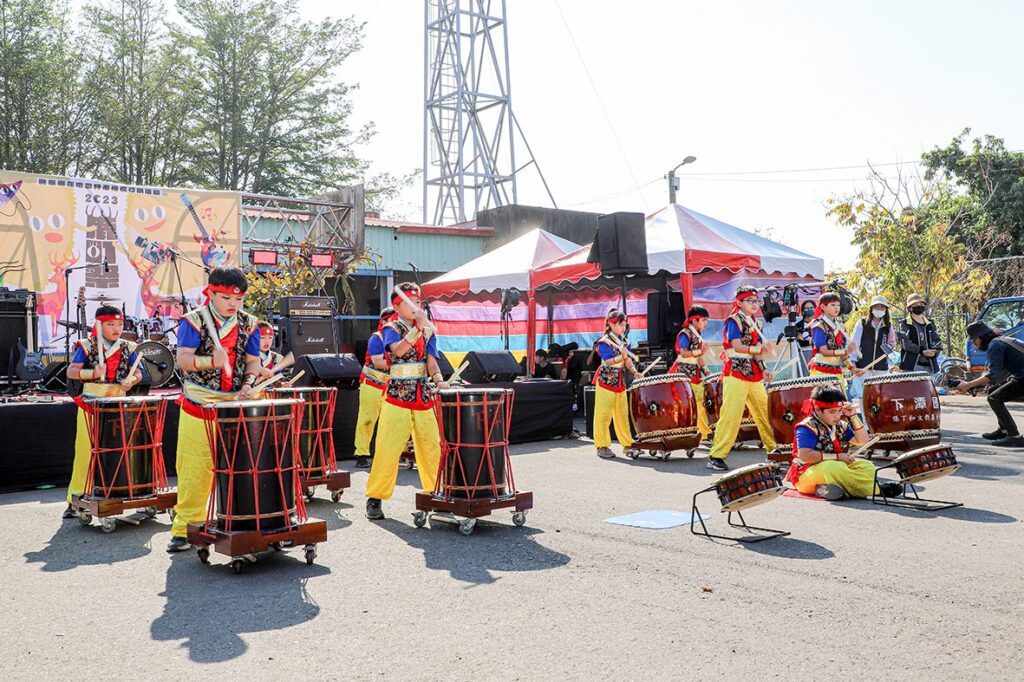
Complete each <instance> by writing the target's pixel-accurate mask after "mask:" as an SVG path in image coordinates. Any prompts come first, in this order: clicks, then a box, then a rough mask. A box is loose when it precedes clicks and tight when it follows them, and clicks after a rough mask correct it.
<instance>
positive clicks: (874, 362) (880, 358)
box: [864, 355, 888, 372]
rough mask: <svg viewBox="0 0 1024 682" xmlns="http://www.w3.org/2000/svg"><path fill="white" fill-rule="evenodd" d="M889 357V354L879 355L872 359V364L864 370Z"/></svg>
mask: <svg viewBox="0 0 1024 682" xmlns="http://www.w3.org/2000/svg"><path fill="white" fill-rule="evenodd" d="M887 357H888V356H887V355H879V356H878V357H877V358H875V359H874V360H872V361H871V364H869V365H868V366H867V367H865V368H864V371H865V372H866V371H868V370H869V369H871V368H872V367H874V366H875V365H877V364H878V363H880V362H881V361H882V360H885V359H886V358H887Z"/></svg>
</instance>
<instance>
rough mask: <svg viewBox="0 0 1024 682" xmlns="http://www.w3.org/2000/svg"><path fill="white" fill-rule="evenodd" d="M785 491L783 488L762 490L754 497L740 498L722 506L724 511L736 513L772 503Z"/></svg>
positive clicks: (754, 494)
mask: <svg viewBox="0 0 1024 682" xmlns="http://www.w3.org/2000/svg"><path fill="white" fill-rule="evenodd" d="M785 490H786V489H785V488H784V487H783V486H779V487H778V488H770V489H769V490H761V491H758V492H756V493H753V494H752V495H746V496H744V497H741V498H739V499H738V500H733V501H732V502H730V503H729V504H726V505H722V511H723V512H734V511H739V510H741V509H747V508H748V507H756V506H757V505H759V504H764V503H765V502H771V501H772V500H774V499H775V498H776V497H778V496H779V495H781V494H782V493H783V492H785Z"/></svg>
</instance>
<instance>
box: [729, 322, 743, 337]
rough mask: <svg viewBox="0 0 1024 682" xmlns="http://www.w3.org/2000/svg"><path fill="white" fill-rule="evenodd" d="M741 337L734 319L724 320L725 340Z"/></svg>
mask: <svg viewBox="0 0 1024 682" xmlns="http://www.w3.org/2000/svg"><path fill="white" fill-rule="evenodd" d="M742 337H743V334H742V333H741V332H740V326H739V325H738V324H736V320H731V319H730V320H726V321H725V340H726V341H735V340H737V339H740V338H742Z"/></svg>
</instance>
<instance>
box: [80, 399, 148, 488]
mask: <svg viewBox="0 0 1024 682" xmlns="http://www.w3.org/2000/svg"><path fill="white" fill-rule="evenodd" d="M85 402H86V424H87V425H88V428H89V440H90V442H91V448H92V453H91V457H90V459H89V475H88V479H87V483H86V489H85V493H86V495H87V496H88V497H90V498H92V499H95V500H121V499H128V500H131V499H136V498H143V497H151V496H153V495H155V494H156V493H157V492H159V491H162V490H166V489H167V471H166V469H165V467H164V453H163V434H164V420H165V417H166V415H167V403H168V399H167V398H166V397H160V396H135V397H111V398H90V399H86V401H85Z"/></svg>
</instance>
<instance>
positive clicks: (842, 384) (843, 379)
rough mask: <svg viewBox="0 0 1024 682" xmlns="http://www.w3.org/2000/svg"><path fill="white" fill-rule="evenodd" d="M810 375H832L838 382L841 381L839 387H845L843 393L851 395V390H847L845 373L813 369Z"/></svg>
mask: <svg viewBox="0 0 1024 682" xmlns="http://www.w3.org/2000/svg"><path fill="white" fill-rule="evenodd" d="M810 375H811V376H812V377H832V378H833V379H835V380H836V381H837V382H839V388H841V389H843V394H844V395H847V396H848V395H850V393H849V391H848V390H847V385H846V375H845V374H829V373H828V372H822V371H819V370H816V369H812V370H811V373H810Z"/></svg>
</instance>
